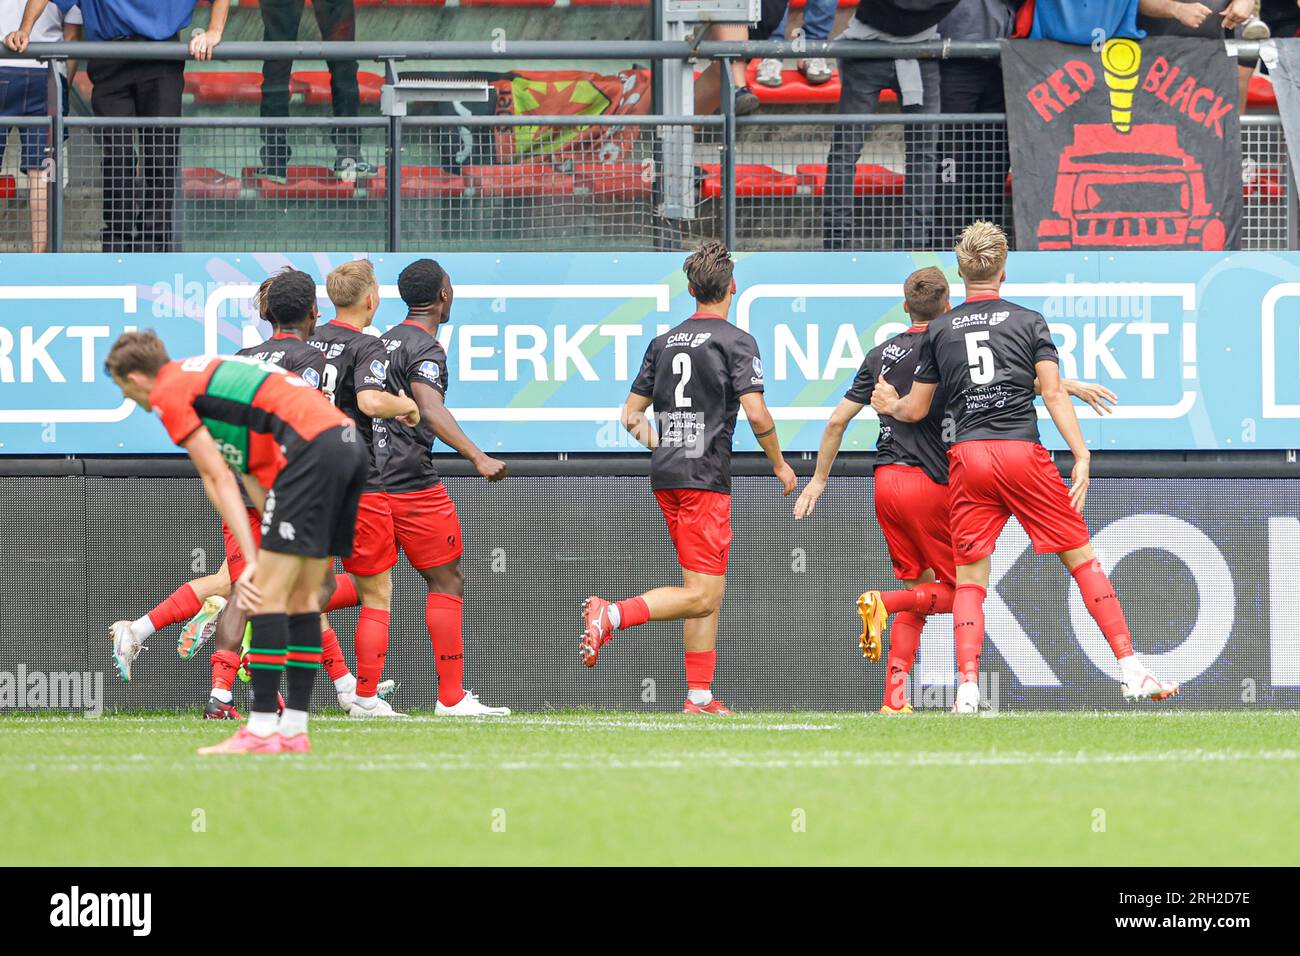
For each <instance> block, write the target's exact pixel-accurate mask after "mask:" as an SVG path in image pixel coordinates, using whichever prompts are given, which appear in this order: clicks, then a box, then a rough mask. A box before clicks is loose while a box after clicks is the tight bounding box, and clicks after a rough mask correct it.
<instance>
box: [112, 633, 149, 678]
mask: <svg viewBox="0 0 1300 956" xmlns="http://www.w3.org/2000/svg"><path fill="white" fill-rule="evenodd" d="M108 636H109V638H110V639H111V640H112V641H113V663H114V664H115V665H117V673H118V676H120V677H121V678H122V680H124V681H129V680H130V679H131V662H132V661H134V660H135V659H136V657H137V656H138V655H139V653H140V651H141V650H143V647H144V645H143V644H142V643H141V641H140V640H139V639H138V638H137V637H136V636H135V633H134V632H133V631H132V630H131V622H130V621H114V622H113V623H112V624H110V625H109V628H108Z"/></svg>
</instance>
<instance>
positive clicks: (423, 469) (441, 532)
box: [379, 259, 510, 717]
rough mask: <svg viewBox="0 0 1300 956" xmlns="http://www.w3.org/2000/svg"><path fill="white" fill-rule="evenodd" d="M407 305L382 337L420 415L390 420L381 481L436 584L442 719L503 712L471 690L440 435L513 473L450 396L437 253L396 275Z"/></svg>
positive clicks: (392, 386) (430, 599)
mask: <svg viewBox="0 0 1300 956" xmlns="http://www.w3.org/2000/svg"><path fill="white" fill-rule="evenodd" d="M397 290H398V294H400V295H401V297H402V301H403V302H405V303H406V307H407V314H406V320H405V321H404V322H401V323H399V324H398V325H395V326H394V327H393V328H391V329H389V330H388V331H387V332H385V333H384V345H385V347H386V348H387V349H388V387H389V390H390V391H399V392H405V393H406V394H407V395H410V396H411V398H413V399H415V402H416V404H417V405H418V406H419V408H420V416H421V421H420V423H419V424H418V425H416V426H414V427H411V426H409V425H405V424H402V423H400V422H390V423H389V426H388V442H387V445H386V447H384V448H382V449H380V452H379V463H380V477H381V479H382V481H383V484H384V494H385V496H386V497H387V503H388V508H389V512H390V513H391V515H392V521H393V530H394V533H395V534H396V536H397V543H398V545H399V546H400V547H401V549H402V550H403V551H404V552H406V557H407V559H408V560H409V561H410V562H411V566H412V567H414V568H415V570H416V571H418V572H419V573H420V576H421V577H422V578H424V581H425V583H426V584H427V585H428V587H429V593H428V596H427V597H426V598H425V605H424V619H425V624H426V625H427V626H428V628H429V638H430V641H431V642H432V644H433V656H434V663H435V665H436V666H437V669H438V700H437V703H436V704H435V705H434V713H435V714H437V715H438V716H440V717H505V716H508V715H509V713H510V708H509V707H489V706H488V705H487V704H484V703H483V702H482V701H481V700H479V698H478V695H477V694H475V693H473V692H472V691H469V690H466V689H465V687H464V673H465V651H464V647H465V643H464V637H463V631H462V621H463V606H464V597H465V577H464V573H463V572H462V571H461V561H460V559H461V555H462V554H463V553H464V551H465V545H464V542H463V540H462V538H461V531H460V518H459V517H458V516H457V514H456V506H455V505H454V504H453V503H452V500H451V496H450V495H448V494H447V488H446V486H445V485H443V483H442V479H441V478H439V477H438V469H437V468H436V467H435V466H434V463H433V445H434V443H435V441H441V442H442V443H444V444H446V445H449V446H450V447H451V448H453V449H454V450H456V451H457V452H459V453H460V454H461V455H462V456H463V457H465V458H466V459H468V460H469V461H470V463H471V464H473V465H474V469H475V471H477V472H478V473H479V475H481V476H482V477H483V478H486V479H487V480H488V481H500V480H502V479H503V478H505V476H506V463H505V462H504V461H501V460H500V459H498V458H493V457H492V456H491V455H487V454H484V453H483V450H482V449H480V448H479V447H478V446H477V445H475V444H474V442H473V441H471V440H470V438H469V436H468V435H466V434H465V432H464V431H463V430H462V429H461V427H460V425H459V424H458V423H457V422H456V419H455V417H454V416H453V415H452V414H451V412H450V411H449V410H448V408H447V405H446V403H445V402H444V400H443V399H444V396H445V395H446V394H447V387H448V381H447V353H446V352H445V351H444V350H443V348H442V344H441V343H440V342H439V341H438V335H437V333H438V326H440V325H442V323H444V322H446V321H447V320H448V319H449V318H450V316H451V303H452V297H453V296H452V287H451V279H450V278H449V277H448V276H447V273H446V272H445V271H444V270H443V268H442V266H440V265H438V263H436V262H434V261H433V260H432V259H417V260H416V261H414V262H412V263H411V264H410V265H408V266H407V267H406V268H405V269H403V270H402V271H401V274H399V275H398V277H397Z"/></svg>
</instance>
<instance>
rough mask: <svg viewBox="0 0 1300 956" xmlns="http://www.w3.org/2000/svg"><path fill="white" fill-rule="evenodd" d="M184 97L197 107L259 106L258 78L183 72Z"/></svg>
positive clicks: (249, 74)
mask: <svg viewBox="0 0 1300 956" xmlns="http://www.w3.org/2000/svg"><path fill="white" fill-rule="evenodd" d="M290 92H292V87H290ZM185 95H186V96H191V97H193V100H194V103H195V104H196V105H198V106H213V105H219V104H224V103H244V104H257V103H260V102H262V74H261V73H260V72H258V73H254V72H251V71H248V72H241V71H226V70H187V71H186V73H185Z"/></svg>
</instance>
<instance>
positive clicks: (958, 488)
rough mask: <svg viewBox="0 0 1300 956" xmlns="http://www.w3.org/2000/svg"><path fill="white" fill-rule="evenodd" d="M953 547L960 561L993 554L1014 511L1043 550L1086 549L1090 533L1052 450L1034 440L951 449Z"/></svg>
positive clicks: (972, 443) (971, 444)
mask: <svg viewBox="0 0 1300 956" xmlns="http://www.w3.org/2000/svg"><path fill="white" fill-rule="evenodd" d="M948 482H949V484H948V489H949V500H950V501H951V504H952V546H953V551H954V552H956V556H957V563H958V564H970V563H972V562H974V561H978V560H979V559H980V558H985V557H988V556H989V555H990V554H992V553H993V548H994V546H995V545H996V544H997V540H998V535H999V534H1001V533H1002V528H1003V527H1004V526H1005V525H1006V523H1007V519H1008V518H1010V517H1011V516H1012V515H1015V516H1016V519H1017V520H1018V521H1019V522H1020V524H1021V526H1022V527H1023V528H1024V529H1025V533H1026V534H1028V535H1029V540H1030V541H1032V542H1033V543H1034V550H1035V551H1037V552H1038V553H1039V554H1060V553H1061V552H1062V551H1070V550H1073V549H1074V548H1081V547H1083V546H1084V545H1085V544H1087V543H1088V541H1089V538H1090V535H1089V534H1088V526H1087V525H1086V524H1084V521H1083V516H1082V515H1080V514H1079V512H1077V511H1075V510H1074V507H1073V506H1072V505H1071V504H1070V493H1069V492H1068V491H1067V490H1066V487H1065V483H1064V482H1062V481H1061V475H1060V472H1058V471H1057V470H1056V466H1055V465H1054V464H1052V457H1051V455H1049V454H1048V453H1047V449H1046V448H1044V447H1043V446H1042V445H1040V444H1038V443H1037V442H1031V441H967V442H960V443H958V444H956V445H953V446H952V448H950V449H948Z"/></svg>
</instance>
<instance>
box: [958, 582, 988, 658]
mask: <svg viewBox="0 0 1300 956" xmlns="http://www.w3.org/2000/svg"><path fill="white" fill-rule="evenodd" d="M986 594H987V592H986V591H985V590H984V589H983V588H982V587H980V586H979V585H978V584H959V585H957V596H956V597H955V598H953V602H952V629H953V639H954V643H955V644H956V645H957V670H958V671H960V672H961V679H962V680H964V681H968V680H969V681H973V680H979V672H980V647H981V646H982V645H983V644H984V598H985V596H986Z"/></svg>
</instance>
